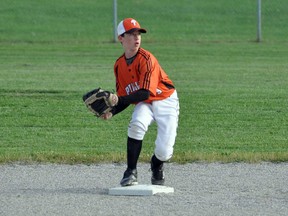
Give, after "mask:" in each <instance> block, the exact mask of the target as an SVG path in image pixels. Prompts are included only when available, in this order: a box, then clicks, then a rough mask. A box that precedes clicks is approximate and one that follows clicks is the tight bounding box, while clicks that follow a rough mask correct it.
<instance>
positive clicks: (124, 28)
mask: <svg viewBox="0 0 288 216" xmlns="http://www.w3.org/2000/svg"><path fill="white" fill-rule="evenodd" d="M136 30H138V31H140V32H141V33H146V32H147V31H146V29H144V28H141V27H140V24H139V23H138V22H137V21H136V20H135V19H133V18H126V19H124V20H122V21H121V22H120V23H119V25H118V28H117V33H118V36H119V35H122V34H124V33H126V32H133V31H136Z"/></svg>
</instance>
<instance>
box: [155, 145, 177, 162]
mask: <svg viewBox="0 0 288 216" xmlns="http://www.w3.org/2000/svg"><path fill="white" fill-rule="evenodd" d="M172 155H173V147H168V146H166V147H164V146H160V147H159V146H157V147H156V149H155V156H156V157H157V158H158V159H159V160H161V161H168V160H169V159H170V158H172Z"/></svg>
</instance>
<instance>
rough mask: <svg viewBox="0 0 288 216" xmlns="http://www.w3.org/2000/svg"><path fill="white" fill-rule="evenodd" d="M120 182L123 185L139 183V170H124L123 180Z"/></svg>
mask: <svg viewBox="0 0 288 216" xmlns="http://www.w3.org/2000/svg"><path fill="white" fill-rule="evenodd" d="M120 184H121V186H122V187H124V186H131V185H135V184H138V182H137V170H136V169H130V168H127V170H126V171H125V172H124V175H123V178H122V180H121V181H120Z"/></svg>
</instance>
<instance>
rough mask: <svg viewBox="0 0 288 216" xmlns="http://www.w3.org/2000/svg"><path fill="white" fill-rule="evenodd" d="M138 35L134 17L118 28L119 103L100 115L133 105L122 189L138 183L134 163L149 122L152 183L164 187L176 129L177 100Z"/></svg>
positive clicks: (166, 79)
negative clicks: (120, 50)
mask: <svg viewBox="0 0 288 216" xmlns="http://www.w3.org/2000/svg"><path fill="white" fill-rule="evenodd" d="M141 33H146V30H145V29H144V28H141V27H140V24H139V23H138V22H137V21H136V20H135V19H133V18H127V19H124V20H123V21H121V22H120V23H119V25H118V40H119V42H120V43H121V44H122V46H123V49H124V54H123V55H121V56H120V57H119V58H118V59H117V60H116V62H115V65H114V74H115V78H116V91H117V95H118V104H117V105H116V106H115V107H114V108H113V110H112V111H111V112H109V113H106V114H104V115H102V116H101V117H102V118H103V119H110V118H111V117H112V116H113V115H116V114H117V113H119V112H121V111H123V110H124V109H125V108H127V107H128V106H129V105H130V104H134V105H135V108H134V111H133V114H132V119H131V120H130V123H129V126H128V139H127V169H126V171H125V172H124V176H123V178H122V180H121V182H120V184H121V185H122V186H130V185H133V184H137V161H138V158H139V155H140V152H141V148H142V141H143V138H144V135H145V133H146V132H147V130H148V127H149V125H150V124H151V123H152V122H156V123H157V138H156V141H155V146H156V147H155V151H154V154H153V156H152V158H151V171H152V177H151V183H152V184H156V185H163V184H164V174H163V163H164V162H165V161H167V160H169V159H170V158H171V157H172V154H173V146H174V143H175V138H176V130H177V127H178V115H179V100H178V97H177V92H176V90H175V87H174V84H173V82H172V81H171V80H170V79H169V77H168V76H167V74H166V73H165V71H164V70H163V68H161V66H160V65H159V63H158V61H157V59H156V58H155V57H154V56H153V55H152V54H151V53H150V52H149V51H147V50H145V49H143V48H141Z"/></svg>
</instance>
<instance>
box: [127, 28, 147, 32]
mask: <svg viewBox="0 0 288 216" xmlns="http://www.w3.org/2000/svg"><path fill="white" fill-rule="evenodd" d="M135 31H139V32H141V33H146V32H147V31H146V29H144V28H133V29H130V30H129V31H127V32H125V33H133V32H135Z"/></svg>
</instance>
